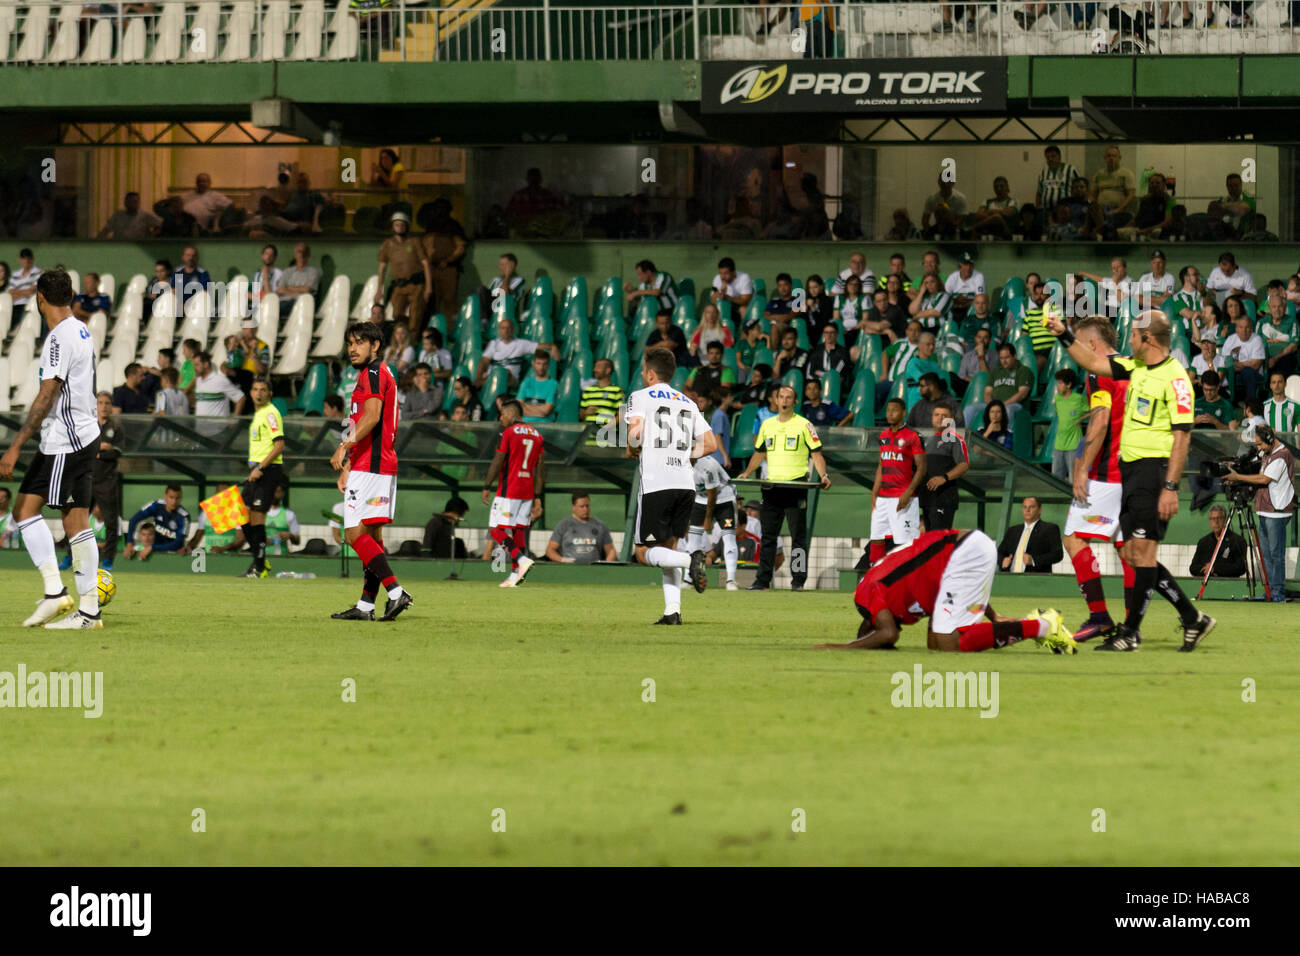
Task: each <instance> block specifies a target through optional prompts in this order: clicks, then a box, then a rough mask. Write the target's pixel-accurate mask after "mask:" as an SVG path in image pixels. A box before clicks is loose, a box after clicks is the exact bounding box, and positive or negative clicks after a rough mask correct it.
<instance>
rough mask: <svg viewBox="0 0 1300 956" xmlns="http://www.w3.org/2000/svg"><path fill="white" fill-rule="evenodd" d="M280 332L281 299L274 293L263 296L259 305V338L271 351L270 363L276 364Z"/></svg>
mask: <svg viewBox="0 0 1300 956" xmlns="http://www.w3.org/2000/svg"><path fill="white" fill-rule="evenodd" d="M279 332H280V297H279V296H278V295H276V294H275V293H274V292H268V293H267V294H266V295H264V296H262V301H261V302H259V303H258V305H257V337H258V338H259V339H261V340H262V341H263V342H265V343H266V347H267V348H268V349H269V350H270V353H271V354H270V355H269V356H268V357H267V358H268V361H269V362H270V363H271V364H272V365H274V364H275V348H276V340H277V339H278V338H279Z"/></svg>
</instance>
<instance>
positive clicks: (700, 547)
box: [686, 525, 708, 554]
mask: <svg viewBox="0 0 1300 956" xmlns="http://www.w3.org/2000/svg"><path fill="white" fill-rule="evenodd" d="M707 542H708V538H706V537H705V536H704V529H703V528H700V527H697V526H695V525H691V530H690V532H689V533H688V534H687V535H686V551H687V552H688V553H691V554H693V553H694V552H696V551H704V550H705V544H706V543H707Z"/></svg>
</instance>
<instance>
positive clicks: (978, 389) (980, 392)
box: [961, 372, 989, 409]
mask: <svg viewBox="0 0 1300 956" xmlns="http://www.w3.org/2000/svg"><path fill="white" fill-rule="evenodd" d="M988 384H989V373H988V372H976V373H975V374H974V375H972V376H971V378H970V384H969V385H967V386H966V394H965V395H964V396H963V397H962V400H961V407H962V409H965V408H967V407H968V406H970V405H978V404H979V403H981V402H983V401H984V389H985V387H987V386H988Z"/></svg>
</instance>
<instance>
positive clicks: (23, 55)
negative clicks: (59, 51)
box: [14, 6, 50, 63]
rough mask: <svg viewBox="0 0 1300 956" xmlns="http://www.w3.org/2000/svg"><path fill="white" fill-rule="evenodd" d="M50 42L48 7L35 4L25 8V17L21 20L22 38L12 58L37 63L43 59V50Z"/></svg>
mask: <svg viewBox="0 0 1300 956" xmlns="http://www.w3.org/2000/svg"><path fill="white" fill-rule="evenodd" d="M49 42H50V8H49V7H47V6H37V7H28V8H27V19H25V20H24V21H23V38H22V41H21V42H20V43H19V44H18V52H17V53H16V54H15V55H14V59H15V60H17V61H18V62H20V63H38V62H41V61H42V60H44V59H45V50H46V48H47V47H48V46H49Z"/></svg>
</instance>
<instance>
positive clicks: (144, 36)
mask: <svg viewBox="0 0 1300 956" xmlns="http://www.w3.org/2000/svg"><path fill="white" fill-rule="evenodd" d="M148 45H149V37H148V33H147V30H146V26H145V18H144V17H138V16H136V17H130V18H129V19H127V20H126V21H125V26H124V27H123V28H122V41H121V43H119V44H118V50H117V54H118V58H119V59H121V60H122V62H123V63H139V62H140V61H141V60H143V59H144V55H145V50H146V49H147V48H148Z"/></svg>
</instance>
